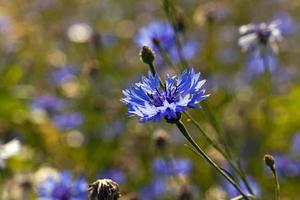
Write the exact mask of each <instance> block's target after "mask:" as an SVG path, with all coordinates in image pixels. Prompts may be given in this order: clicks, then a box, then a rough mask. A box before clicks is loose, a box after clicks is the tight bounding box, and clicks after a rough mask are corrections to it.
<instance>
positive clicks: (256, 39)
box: [238, 22, 282, 54]
mask: <svg viewBox="0 0 300 200" xmlns="http://www.w3.org/2000/svg"><path fill="white" fill-rule="evenodd" d="M239 32H240V35H241V36H240V39H239V42H238V43H239V45H240V46H241V47H242V49H243V50H245V51H250V52H257V53H259V54H261V53H262V51H264V50H265V49H266V48H269V49H271V50H272V51H273V52H275V53H277V52H278V46H277V43H278V42H279V41H280V40H281V39H282V36H281V32H280V29H279V28H278V23H277V22H271V23H269V24H268V23H258V24H248V25H243V26H241V27H240V28H239Z"/></svg>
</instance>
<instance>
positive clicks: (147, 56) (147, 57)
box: [140, 46, 155, 64]
mask: <svg viewBox="0 0 300 200" xmlns="http://www.w3.org/2000/svg"><path fill="white" fill-rule="evenodd" d="M140 56H141V60H142V61H143V62H144V63H146V64H152V63H153V61H154V59H155V54H154V52H153V50H152V49H151V48H150V47H148V46H143V48H142V49H141V51H140Z"/></svg>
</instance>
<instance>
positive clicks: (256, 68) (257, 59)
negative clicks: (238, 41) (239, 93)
mask: <svg viewBox="0 0 300 200" xmlns="http://www.w3.org/2000/svg"><path fill="white" fill-rule="evenodd" d="M264 59H265V60H264ZM266 68H267V70H268V71H269V72H271V73H273V72H275V71H276V69H278V60H277V57H276V56H275V55H274V54H268V55H265V56H264V57H261V56H259V55H256V54H252V55H250V56H248V58H247V64H246V71H247V74H246V76H247V77H253V76H255V75H259V74H263V73H264V72H265V69H266Z"/></svg>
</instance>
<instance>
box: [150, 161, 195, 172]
mask: <svg viewBox="0 0 300 200" xmlns="http://www.w3.org/2000/svg"><path fill="white" fill-rule="evenodd" d="M152 169H153V171H154V173H155V174H157V175H159V176H175V175H179V174H183V175H188V174H189V173H190V172H191V171H192V169H193V167H192V163H191V161H190V160H188V159H180V158H176V159H172V160H166V159H162V158H157V159H155V160H154V161H153V163H152Z"/></svg>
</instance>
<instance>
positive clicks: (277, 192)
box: [272, 169, 280, 200]
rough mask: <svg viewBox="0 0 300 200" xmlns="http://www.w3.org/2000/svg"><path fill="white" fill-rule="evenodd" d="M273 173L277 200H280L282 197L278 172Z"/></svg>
mask: <svg viewBox="0 0 300 200" xmlns="http://www.w3.org/2000/svg"><path fill="white" fill-rule="evenodd" d="M272 171H273V175H274V187H275V200H279V199H280V196H279V193H280V185H279V181H278V175H277V172H276V169H274V170H272Z"/></svg>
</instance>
